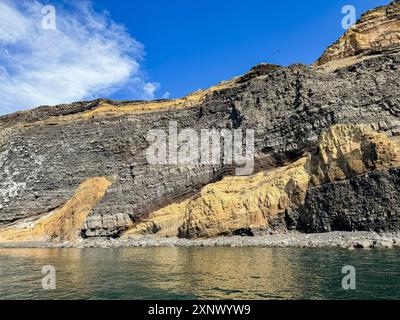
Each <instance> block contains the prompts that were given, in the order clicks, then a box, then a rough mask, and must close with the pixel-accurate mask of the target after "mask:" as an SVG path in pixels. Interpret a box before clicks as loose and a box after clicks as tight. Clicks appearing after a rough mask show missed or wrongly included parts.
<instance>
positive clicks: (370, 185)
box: [293, 168, 400, 233]
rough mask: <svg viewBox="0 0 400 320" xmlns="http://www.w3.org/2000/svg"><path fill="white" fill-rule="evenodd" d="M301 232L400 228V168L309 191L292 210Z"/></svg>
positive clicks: (390, 229)
mask: <svg viewBox="0 0 400 320" xmlns="http://www.w3.org/2000/svg"><path fill="white" fill-rule="evenodd" d="M293 216H297V219H298V221H297V228H298V229H299V230H300V231H304V232H310V233H318V232H329V231H377V232H382V231H398V230H400V168H391V169H388V170H381V171H374V172H370V173H368V174H365V175H362V176H358V177H355V178H353V179H350V180H346V181H342V182H335V183H329V184H325V185H322V186H318V187H315V188H310V189H309V190H308V191H307V196H306V200H305V203H304V206H303V207H302V208H301V209H299V210H297V212H295V213H293Z"/></svg>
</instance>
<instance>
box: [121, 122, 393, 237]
mask: <svg viewBox="0 0 400 320" xmlns="http://www.w3.org/2000/svg"><path fill="white" fill-rule="evenodd" d="M398 165H400V150H399V147H398V145H397V144H396V143H395V142H392V141H390V140H389V138H388V137H387V136H386V135H384V134H381V133H377V132H374V131H372V130H370V129H368V128H367V127H364V126H360V125H336V126H334V127H332V128H330V129H329V130H327V131H326V132H324V133H322V134H321V136H320V139H319V152H318V153H316V154H310V155H307V156H305V157H303V158H301V159H299V160H298V161H296V162H294V163H293V164H290V165H288V166H285V167H282V168H279V169H276V170H274V171H272V172H261V173H258V174H256V175H253V176H248V177H225V178H224V179H223V180H221V181H219V182H216V183H213V184H209V185H207V186H205V187H204V188H203V189H202V190H201V192H200V193H199V194H198V195H196V196H194V197H192V198H190V199H188V200H185V201H183V202H181V203H178V204H171V205H169V206H167V207H165V208H162V209H161V210H158V211H155V212H153V213H152V214H151V215H150V216H149V218H148V219H147V220H146V221H144V222H141V223H138V224H136V225H135V226H134V227H133V228H131V229H130V230H128V231H126V232H125V233H124V234H123V237H129V236H134V235H139V234H156V235H157V236H178V235H179V236H185V237H189V238H196V237H212V236H217V235H223V234H231V233H232V232H233V231H235V230H239V229H247V228H254V229H257V228H267V227H268V226H269V221H272V220H273V219H274V218H276V217H278V215H279V214H282V213H284V212H285V210H286V209H287V208H297V207H299V206H301V205H302V204H303V202H304V198H305V195H306V192H307V189H308V188H309V186H310V185H319V184H322V183H328V182H333V181H340V180H345V179H348V178H351V177H353V176H355V175H359V174H363V173H366V172H368V171H370V170H379V169H384V168H389V167H392V166H398Z"/></svg>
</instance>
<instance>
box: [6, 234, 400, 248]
mask: <svg viewBox="0 0 400 320" xmlns="http://www.w3.org/2000/svg"><path fill="white" fill-rule="evenodd" d="M138 247H145V248H151V247H265V248H342V249H350V250H351V249H356V248H357V249H358V248H359V249H370V248H388V249H389V248H400V232H385V233H377V232H370V231H355V232H344V231H334V232H328V233H315V234H306V233H300V232H294V231H293V232H287V233H278V234H273V235H267V236H255V237H250V236H231V237H228V236H223V237H217V238H209V239H194V240H191V239H180V238H157V237H155V236H135V237H129V238H127V239H106V238H88V239H82V240H79V241H74V242H63V243H51V242H20V243H0V249H5V248H15V249H17V248H43V249H45V248H75V249H84V248H138Z"/></svg>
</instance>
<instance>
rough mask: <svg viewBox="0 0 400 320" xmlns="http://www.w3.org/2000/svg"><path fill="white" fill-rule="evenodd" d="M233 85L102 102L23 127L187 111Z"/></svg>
mask: <svg viewBox="0 0 400 320" xmlns="http://www.w3.org/2000/svg"><path fill="white" fill-rule="evenodd" d="M233 85H235V81H225V82H222V83H220V84H218V85H216V86H213V87H210V88H208V89H206V90H199V91H196V92H194V93H191V94H189V95H188V96H186V97H184V98H179V99H174V100H159V101H148V102H147V101H145V102H143V101H140V102H132V103H129V104H122V105H111V104H108V103H106V102H104V103H102V104H100V105H99V106H98V107H96V108H94V109H92V110H89V111H84V112H80V113H75V114H71V115H66V116H56V117H50V118H48V119H45V120H40V121H36V122H34V123H29V124H25V125H24V126H31V125H55V124H61V123H65V122H70V121H78V120H87V119H93V118H104V117H110V116H111V117H112V116H122V115H133V114H144V113H152V112H163V111H169V110H180V109H187V108H190V107H193V106H196V105H198V104H200V103H201V102H203V100H204V99H205V97H206V96H207V95H208V94H210V93H212V92H214V91H218V90H223V89H226V88H228V87H231V86H233Z"/></svg>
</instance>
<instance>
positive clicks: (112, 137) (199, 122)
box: [0, 1, 400, 241]
mask: <svg viewBox="0 0 400 320" xmlns="http://www.w3.org/2000/svg"><path fill="white" fill-rule="evenodd" d="M398 7H399V1H394V2H393V3H392V4H391V5H389V6H387V7H383V8H378V9H376V10H374V11H371V12H369V13H367V14H366V15H365V16H364V17H363V18H362V19H361V21H360V22H359V23H358V24H357V25H356V26H354V27H352V29H351V30H349V31H348V33H346V34H345V36H344V37H343V38H342V39H341V40H339V42H338V43H337V44H335V45H333V46H332V47H331V48H330V49H328V50H327V52H326V53H325V54H324V55H323V56H322V57H321V59H320V60H319V61H318V62H317V63H316V65H315V66H312V67H310V66H304V65H292V66H289V67H280V66H276V65H269V64H262V65H259V66H256V67H255V68H253V69H252V70H251V71H250V72H249V73H247V74H245V75H243V76H241V77H237V78H235V79H233V80H230V81H226V82H222V83H221V84H219V85H217V86H215V87H212V88H210V89H208V90H203V91H198V92H195V93H193V94H191V95H189V96H187V97H185V98H181V99H176V100H160V101H150V102H144V101H120V102H115V101H109V100H104V99H99V100H95V101H89V102H79V103H74V104H70V105H60V106H56V107H50V106H44V107H40V108H37V109H34V110H30V111H25V112H18V113H15V114H11V115H7V116H3V117H0V228H1V230H2V231H0V234H1V233H2V232H3V231H6V233H7V232H11V231H10V228H11V229H13V228H14V229H15V228H18V227H19V226H20V225H21V224H22V225H23V224H24V223H25V222H24V221H26V220H28V221H30V222H32V221H34V222H35V225H36V223H39V221H43V220H41V219H44V218H43V217H46V216H47V215H48V214H51V215H53V214H54V212H55V211H57V210H60V208H63V207H64V206H68V207H69V205H67V204H70V199H72V198H73V197H74V194H75V192H76V190H79V188H80V187H79V186H80V185H81V184H83V183H85V181H90V179H93V177H105V178H104V179H107V181H112V184H111V185H109V186H107V188H106V191H104V194H102V196H101V197H97V196H96V195H98V191H95V190H97V189H93V192H94V195H86V196H87V197H88V199H97V200H96V201H89V202H88V203H89V204H90V205H89V206H88V207H85V209H84V214H82V215H81V214H79V219H76V221H79V223H74V224H73V227H72V229H73V230H74V231H73V232H72V233H73V234H76V229H79V228H80V229H81V230H80V232H79V234H81V235H82V236H83V237H98V236H101V237H118V236H120V235H121V234H123V233H124V232H126V230H128V229H130V231H128V232H134V231H133V230H137V232H139V233H142V232H150V233H155V231H157V232H158V234H159V235H171V234H176V233H177V234H178V235H180V236H189V237H204V236H211V235H215V234H221V233H222V234H231V233H235V232H245V233H246V232H247V231H246V230H247V229H249V228H250V227H251V228H253V227H254V226H255V227H257V228H271V227H274V226H275V225H276V226H275V227H276V228H278V227H279V226H283V227H287V226H288V225H289V224H290V225H293V226H294V225H296V226H297V224H298V225H299V226H300V225H303V226H308V227H304V228H305V229H306V230H314V229H315V230H325V229H329V228H328V227H326V228H325V227H320V226H318V224H316V223H311V222H309V221H310V219H306V218H304V220H301V219H300V218H299V217H298V214H299V208H301V206H302V205H304V206H309V205H310V203H309V202H307V201H308V200H307V199H308V197H311V194H310V192H311V191H310V190H321V192H322V190H333V189H329V188H328V187H327V186H329V185H331V184H335V183H344V182H338V181H348V183H351V181H352V179H361V177H368V176H367V175H365V173H366V172H374V174H375V173H376V174H380V172H385V170H386V169H388V168H391V167H392V166H394V165H395V164H396V163H397V161H398V158H397V157H398V153H397V149H396V148H397V147H395V146H393V145H392V142H390V141H389V140H388V139H387V138H386V136H387V137H389V138H391V139H395V138H396V137H397V136H399V135H400V94H399V93H400V78H399V68H400V53H399V52H398V51H397V47H398V39H399V38H398V37H399V32H400V27H399V18H398ZM352 34H357V36H352ZM353 38H354V39H356V40H352V39H353ZM348 39H349V40H348ZM360 39H361V40H360ZM354 41H355V43H356V45H354V46H353V42H354ZM377 53H378V54H377ZM365 56H368V59H364V58H363V57H365ZM349 57H350V58H351V61H350V63H349V62H347V63H345V64H342V63H341V62H340V61H342V59H348V58H349ZM336 61H339V62H340V63H338V64H336V65H335V66H334V68H332V66H331V65H330V66H329V64H331V63H333V62H336ZM332 70H334V71H332ZM321 71H324V72H321ZM171 122H174V123H175V122H176V123H177V125H178V130H182V129H185V128H191V129H193V130H195V131H200V130H202V129H227V130H234V129H240V130H242V131H245V130H247V129H254V131H255V146H254V147H255V171H254V176H251V177H233V176H232V175H233V173H234V172H233V168H232V166H230V165H226V164H225V163H224V162H223V161H222V160H223V159H221V161H220V163H213V164H201V163H193V164H189V165H188V164H175V165H164V164H159V165H150V164H149V162H148V160H147V159H146V150H147V148H148V147H149V145H150V142H149V141H148V139H147V134H148V132H149V131H150V130H152V129H159V130H164V131H166V132H167V131H168V128H169V125H170V123H171ZM337 124H343V125H346V126H343V127H342V126H339V127H337V126H336V127H335V125H337ZM352 124H360V125H361V126H356V127H354V126H351V125H352ZM348 125H350V126H348ZM364 125H366V127H365V126H364ZM332 127H333V128H336V129H333V131H332V130H331V131H328V135H326V134H325V138H326V143H324V141H323V140H320V141H319V137H320V135H321V133H323V132H325V131H326V130H328V129H329V128H332ZM367 127H368V128H369V129H372V130H373V131H375V132H379V133H375V132H372V131H370V130H369V129H368V134H369V135H370V136H369V137H370V139H369V138H368V137H367V135H368V134H367V133H366V131H364V130H367V129H362V128H367ZM338 128H339V129H338ZM335 130H336V131H335ZM347 130H348V131H349V132H347ZM329 134H332V136H329ZM382 134H385V135H386V136H384V135H382ZM322 137H324V136H322ZM322 139H323V138H322ZM346 139H347V140H346ZM387 172H395V171H390V170H389V171H387ZM365 179H367V178H365ZM372 185H374V184H372ZM309 186H312V187H313V188H314V189H313V188H311V189H310V188H308V187H309ZM323 188H326V189H323ZM331 188H333V187H331ZM366 190H367V189H366ZM324 192H325V191H324ZM327 192H328V191H327ZM332 192H333V191H332ZM193 196H194V197H193ZM360 196H363V195H362V194H361V193H360ZM326 199H329V196H328V195H327V196H326ZM372 199H374V198H373V197H371V201H372ZM376 199H378V197H376ZM393 199H395V197H394V198H393ZM82 201H83V202H85V201H84V200H82ZM170 206H171V207H170ZM190 206H193V207H192V209H191V210H189V209H188V208H190ZM371 206H372V207H373V206H374V204H373V201H372V204H371ZM73 207H74V208H75V209H74V210H73V211H71V212H75V213H76V212H79V210H78V207H76V206H75V205H74V206H73ZM259 207H263V209H262V210H261V211H260V210H259ZM323 207H326V205H325V204H324V206H323ZM171 208H175V209H173V210H172V209H171ZM291 208H295V209H293V210H292V209H291ZM296 208H297V209H296ZM291 210H292V211H291ZM332 210H333V209H332ZM338 210H339V209H338ZM67 211H68V210H67ZM68 212H70V211H68ZM171 212H172V213H173V214H172V215H171ZM188 212H189V213H190V214H189V213H188ZM310 212H314V213H315V216H321V214H322V213H321V212H320V211H310ZM332 212H333V213H332V214H333V215H334V214H335V213H334V211H332ZM394 214H397V212H394ZM72 215H74V213H72ZM62 216H64V214H62ZM67 216H71V215H70V214H69V213H68V214H67ZM81 217H84V222H82V221H81ZM282 217H284V219H286V220H287V221H289V220H290V221H292V222H291V223H288V222H287V221H286V220H282V219H283V218H282ZM285 217H286V218H285ZM304 217H305V216H304ZM60 219H61V218H60ZM60 219H58V221H60ZM276 219H278V220H276ZM67 220H68V219H67ZM311 220H312V219H311ZM314 220H315V219H314ZM314 220H313V221H314ZM325 220H326V219H325ZM325 220H324V221H325ZM61 221H62V224H63V225H68V223H66V220H65V219H64V218H62V219H61ZM301 221H303V222H301ZM326 221H328V220H326ZM81 222H82V223H81ZM300 222H301V223H300ZM65 223H66V224H65ZM78 224H79V225H80V226H78ZM51 225H52V226H53V223H51ZM327 225H329V222H326V223H324V226H327ZM353 225H354V226H356V224H353ZM160 226H162V227H160ZM132 227H133V229H132ZM52 228H53V227H51V228H50V227H49V228H46V230H47V231H46V232H44V233H43V232H42V231H40V232H39V234H40V237H42V236H43V237H50V238H54V239H64V238H65V239H69V238H70V236H69V234H70V232H64V231H57V232H56V231H54V232H53V231H51V230H50V229H52ZM39 229H41V230H42V228H39ZM69 229H70V227H68V230H69ZM241 229H242V231H240V230H241ZM35 230H36V229H35ZM177 230H178V231H177ZM30 232H33V231H32V230H31V231H30ZM7 234H8V233H7ZM35 234H36V231H35ZM0 237H1V236H0ZM24 237H25V236H24ZM0 241H1V238H0Z"/></svg>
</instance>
